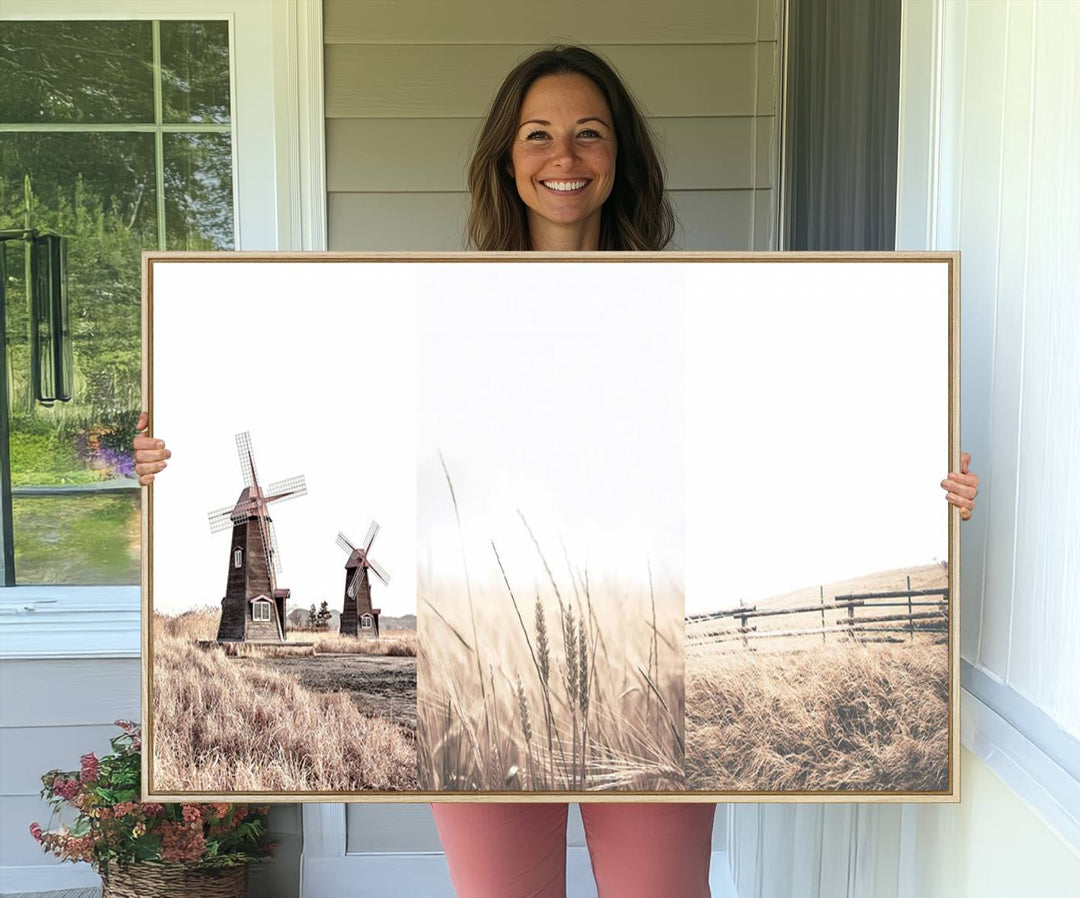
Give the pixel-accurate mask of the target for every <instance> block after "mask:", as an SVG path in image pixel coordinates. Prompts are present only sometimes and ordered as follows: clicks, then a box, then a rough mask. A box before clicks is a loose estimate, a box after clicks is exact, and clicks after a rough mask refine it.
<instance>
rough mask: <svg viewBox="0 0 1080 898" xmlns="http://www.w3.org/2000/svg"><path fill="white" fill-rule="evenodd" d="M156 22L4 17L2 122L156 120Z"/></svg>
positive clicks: (0, 61) (0, 35)
mask: <svg viewBox="0 0 1080 898" xmlns="http://www.w3.org/2000/svg"><path fill="white" fill-rule="evenodd" d="M151 27H152V26H151V23H150V22H4V23H3V27H2V28H0V84H2V85H3V90H0V121H2V122H10V123H31V122H34V123H53V124H56V123H72V122H111V123H126V122H148V123H149V122H153V121H154V78H153V70H154V67H153V44H152V42H151Z"/></svg>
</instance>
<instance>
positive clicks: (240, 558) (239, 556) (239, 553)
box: [233, 546, 244, 568]
mask: <svg viewBox="0 0 1080 898" xmlns="http://www.w3.org/2000/svg"><path fill="white" fill-rule="evenodd" d="M243 564H244V550H243V549H241V548H240V547H239V546H237V547H236V550H235V551H234V552H233V567H237V568H238V567H242V566H243Z"/></svg>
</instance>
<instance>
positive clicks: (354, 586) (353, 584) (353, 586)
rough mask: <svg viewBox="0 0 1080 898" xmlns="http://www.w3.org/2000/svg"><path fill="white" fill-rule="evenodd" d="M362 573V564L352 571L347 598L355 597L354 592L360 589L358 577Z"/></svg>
mask: <svg viewBox="0 0 1080 898" xmlns="http://www.w3.org/2000/svg"><path fill="white" fill-rule="evenodd" d="M363 575H364V566H363V565H360V566H359V567H358V568H357V569H356V570H355V571H353V575H352V578H351V579H350V580H349V588H348V593H349V598H350V599H355V598H356V593H357V592H358V591H359V589H360V578H361V577H362V576H363Z"/></svg>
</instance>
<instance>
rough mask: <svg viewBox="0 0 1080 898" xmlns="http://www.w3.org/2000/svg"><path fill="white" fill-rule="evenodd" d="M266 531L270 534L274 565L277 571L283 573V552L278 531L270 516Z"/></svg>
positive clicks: (271, 559)
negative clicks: (278, 541) (280, 547)
mask: <svg viewBox="0 0 1080 898" xmlns="http://www.w3.org/2000/svg"><path fill="white" fill-rule="evenodd" d="M265 520H266V532H267V533H268V534H269V536H270V561H271V563H272V564H273V565H274V570H275V571H276V572H277V573H279V574H280V573H281V552H280V551H278V543H277V533H276V531H275V530H274V522H273V521H271V520H270V519H269V518H266V519H265Z"/></svg>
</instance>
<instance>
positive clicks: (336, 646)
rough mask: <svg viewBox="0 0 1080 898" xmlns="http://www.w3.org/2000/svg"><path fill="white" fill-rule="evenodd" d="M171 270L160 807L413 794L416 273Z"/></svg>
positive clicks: (157, 640)
mask: <svg viewBox="0 0 1080 898" xmlns="http://www.w3.org/2000/svg"><path fill="white" fill-rule="evenodd" d="M315 275H316V272H315V271H314V269H312V268H311V267H309V266H306V265H295V264H293V265H290V264H285V263H272V264H271V263H262V264H255V263H229V264H217V265H197V264H188V265H184V264H175V265H170V266H159V267H158V268H157V275H156V279H155V289H154V309H153V313H154V317H153V324H154V327H153V353H154V375H155V380H154V418H155V431H156V432H157V433H158V434H160V435H161V436H163V437H165V438H166V439H167V440H168V443H169V446H170V448H171V449H172V451H173V459H172V460H171V462H170V465H169V468H168V469H167V471H166V472H164V473H163V474H162V475H161V476H160V477H159V478H158V479H157V481H156V482H155V486H154V525H155V531H154V543H153V547H154V555H153V569H152V610H153V620H152V633H151V656H152V664H151V684H152V690H151V692H152V695H151V702H152V705H151V709H152V727H153V738H152V747H153V754H152V759H151V771H150V773H151V780H152V791H153V793H155V794H167V793H175V792H182V793H187V792H204V793H217V792H229V793H233V792H245V793H249V792H264V791H274V792H284V793H298V792H317V791H360V790H380V791H394V790H409V789H415V788H416V784H417V780H416V738H415V734H416V653H417V640H416V631H415V621H416V618H415V611H416V605H415V563H414V559H415V510H414V509H415V499H414V497H415V460H414V456H413V453H412V445H413V417H412V416H413V409H412V399H413V382H414V374H413V371H414V363H413V355H412V353H413V318H412V295H411V292H410V290H409V282H408V275H407V273H402V272H398V273H397V274H396V275H395V276H394V277H389V276H388V275H389V272H388V271H386V270H380V269H379V268H378V267H377V266H370V265H369V266H357V265H342V266H337V267H331V268H326V269H323V270H321V271H319V272H317V275H318V276H317V277H316V276H315Z"/></svg>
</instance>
